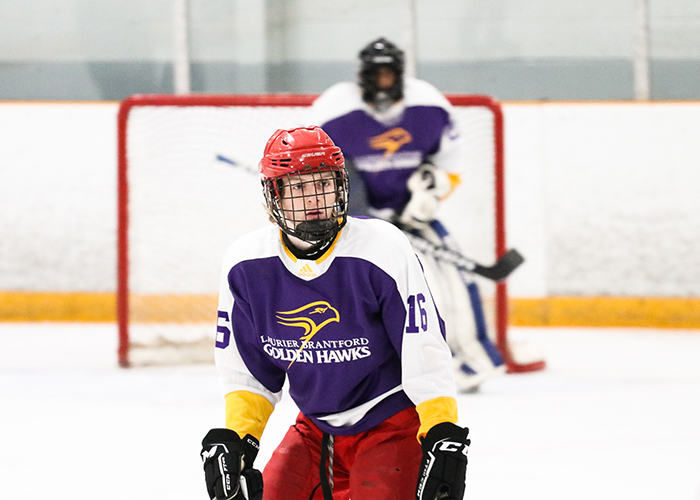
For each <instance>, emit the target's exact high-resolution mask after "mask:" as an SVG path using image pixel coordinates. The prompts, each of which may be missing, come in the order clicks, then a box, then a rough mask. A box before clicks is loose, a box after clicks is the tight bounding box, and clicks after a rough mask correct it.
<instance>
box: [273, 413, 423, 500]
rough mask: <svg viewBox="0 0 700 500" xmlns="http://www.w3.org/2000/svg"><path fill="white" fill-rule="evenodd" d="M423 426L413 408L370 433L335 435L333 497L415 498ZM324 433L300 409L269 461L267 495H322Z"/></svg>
mask: <svg viewBox="0 0 700 500" xmlns="http://www.w3.org/2000/svg"><path fill="white" fill-rule="evenodd" d="M419 425H420V422H419V420H418V414H417V413H416V410H415V408H413V407H411V408H407V409H405V410H403V411H401V412H399V413H397V414H396V415H394V416H392V417H390V418H388V419H387V420H385V421H384V422H382V423H381V424H379V425H377V426H376V427H374V428H372V429H370V430H369V431H367V432H363V433H360V434H353V435H350V436H335V452H334V460H333V479H334V493H333V498H334V500H348V499H352V500H412V499H414V498H415V494H416V493H415V492H416V483H417V481H418V469H419V467H420V461H421V449H420V445H419V444H418V441H417V440H416V434H417V433H418V427H419ZM322 436H323V433H322V432H321V430H320V429H319V428H318V427H316V426H315V425H314V424H313V423H312V422H311V421H310V420H309V419H307V418H306V417H304V416H303V415H302V414H301V413H300V414H299V416H298V417H297V421H296V423H295V424H294V425H293V426H292V427H290V428H289V431H288V432H287V434H286V435H285V437H284V439H282V442H281V443H280V445H279V446H278V447H277V449H276V450H275V451H274V453H273V454H272V457H271V458H270V460H269V462H268V463H267V465H266V466H265V470H264V471H263V482H264V488H263V500H309V499H310V498H313V499H314V500H322V499H323V493H322V491H321V488H320V487H317V486H318V485H319V484H320V476H319V465H320V461H321V439H322ZM314 489H315V492H314ZM312 492H314V493H313V497H312V496H311V495H312Z"/></svg>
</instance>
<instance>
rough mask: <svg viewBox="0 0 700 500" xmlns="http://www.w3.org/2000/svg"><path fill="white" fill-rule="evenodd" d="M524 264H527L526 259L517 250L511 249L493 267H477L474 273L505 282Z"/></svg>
mask: <svg viewBox="0 0 700 500" xmlns="http://www.w3.org/2000/svg"><path fill="white" fill-rule="evenodd" d="M523 262H525V257H523V256H522V254H521V253H520V252H518V251H517V250H516V249H515V248H511V249H510V250H508V251H507V252H506V253H504V254H503V255H502V256H501V258H500V259H498V261H497V262H496V263H495V264H494V265H493V266H491V267H484V266H477V268H476V269H474V272H475V273H476V274H480V275H481V276H484V277H485V278H488V279H490V280H493V281H503V280H504V279H506V278H507V277H508V276H510V274H511V273H512V272H513V271H515V270H516V269H517V268H518V267H519V266H520V264H522V263H523Z"/></svg>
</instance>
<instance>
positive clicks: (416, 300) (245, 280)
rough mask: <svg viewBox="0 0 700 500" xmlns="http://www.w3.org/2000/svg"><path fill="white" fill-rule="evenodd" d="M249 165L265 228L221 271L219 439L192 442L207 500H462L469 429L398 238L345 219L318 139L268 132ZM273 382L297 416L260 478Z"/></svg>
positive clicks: (332, 162)
mask: <svg viewBox="0 0 700 500" xmlns="http://www.w3.org/2000/svg"><path fill="white" fill-rule="evenodd" d="M259 168H260V173H261V175H262V179H263V190H264V194H265V199H266V205H267V209H268V213H269V215H270V218H271V220H272V221H273V222H274V223H275V224H274V225H271V226H269V227H265V228H262V229H261V230H258V231H255V232H253V233H250V234H248V235H246V236H243V237H241V238H240V239H239V240H237V241H236V242H235V243H234V244H233V245H232V246H231V247H230V248H229V250H228V251H227V253H226V256H225V258H224V265H223V271H222V278H221V293H220V299H219V313H218V317H219V323H218V328H217V332H218V335H217V342H216V353H215V357H216V365H217V368H218V370H219V372H220V375H221V384H222V387H223V390H224V394H225V407H226V428H225V429H212V430H211V431H210V432H209V433H208V434H207V435H206V437H205V438H204V440H203V442H202V447H203V448H202V459H203V463H204V471H205V479H206V484H207V490H208V492H209V496H210V498H212V499H214V498H216V499H219V500H221V499H232V498H235V499H237V500H241V499H260V498H261V497H262V498H265V499H270V500H309V499H310V498H316V499H320V498H325V499H326V500H328V499H330V498H331V495H333V496H332V498H334V499H336V500H339V499H341V500H343V499H344V500H347V499H348V498H353V499H369V498H381V499H383V500H392V499H396V500H399V499H401V500H406V499H407V498H414V497H415V498H418V499H420V500H423V499H425V500H428V499H429V500H434V499H436V498H441V499H442V498H445V499H448V498H449V499H455V500H456V499H461V498H462V497H463V493H464V478H465V472H466V466H467V449H468V446H469V443H470V441H469V439H468V437H467V436H468V430H467V429H466V428H462V427H459V426H458V425H456V423H457V421H458V415H457V404H456V401H455V393H456V389H455V384H454V378H453V372H452V370H451V369H450V366H449V360H450V356H451V355H450V349H449V347H448V346H447V343H446V342H445V339H444V328H443V323H442V321H441V319H440V317H439V315H438V312H437V309H436V307H435V304H434V303H433V300H432V298H431V293H430V291H429V289H428V285H427V283H426V280H425V277H424V275H423V272H422V270H421V266H420V263H419V261H418V259H417V257H416V255H415V253H414V252H413V249H412V247H411V245H410V243H409V241H408V239H407V238H406V236H405V235H404V233H402V232H401V231H400V230H399V229H397V228H396V227H395V226H393V225H392V224H389V223H388V222H386V221H383V220H379V219H357V218H354V217H348V213H347V212H348V183H347V172H346V169H345V165H344V159H343V154H342V152H341V150H340V149H339V148H338V147H336V146H335V145H334V144H333V142H332V140H331V139H330V138H329V137H328V135H326V133H325V132H324V131H323V130H321V129H320V128H318V127H309V128H296V129H291V130H288V131H285V130H279V131H277V132H276V133H275V134H274V135H273V136H272V137H271V138H270V140H269V141H268V143H267V145H266V146H265V150H264V156H263V158H262V160H261V162H260V167H259ZM285 380H287V381H288V382H289V393H290V395H291V397H292V398H293V400H294V401H295V402H296V404H297V406H298V407H299V409H300V414H299V416H298V418H297V421H296V423H295V424H294V425H293V426H292V427H291V428H290V429H289V432H288V433H287V434H286V436H285V437H284V438H283V440H282V442H281V443H280V445H279V446H278V448H277V449H276V450H275V452H274V453H273V455H272V457H271V458H270V460H269V462H268V463H267V465H266V467H265V469H264V472H263V473H262V475H261V474H260V472H258V470H256V469H255V464H254V461H255V456H256V454H257V451H258V443H259V441H260V438H261V436H262V434H263V430H264V428H265V425H266V423H267V421H268V418H269V417H270V414H271V413H272V411H273V409H274V406H275V404H276V403H277V402H278V401H279V400H280V397H281V394H282V388H283V385H284V384H285ZM417 438H418V439H417ZM263 483H264V488H263Z"/></svg>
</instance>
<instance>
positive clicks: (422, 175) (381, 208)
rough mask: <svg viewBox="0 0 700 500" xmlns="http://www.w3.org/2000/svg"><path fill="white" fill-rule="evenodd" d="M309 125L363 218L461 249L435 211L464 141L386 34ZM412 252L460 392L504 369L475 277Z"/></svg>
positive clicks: (325, 98) (444, 105)
mask: <svg viewBox="0 0 700 500" xmlns="http://www.w3.org/2000/svg"><path fill="white" fill-rule="evenodd" d="M310 123H316V124H318V125H320V126H321V127H322V128H323V129H324V130H325V131H326V132H327V133H328V135H329V136H330V137H331V138H332V139H333V141H334V142H335V143H336V144H337V145H338V146H339V147H340V148H341V149H342V150H343V153H344V154H345V157H346V158H347V159H348V161H349V164H350V167H354V168H351V169H350V170H351V172H350V175H351V177H352V178H353V192H356V191H359V190H357V189H356V188H357V187H363V188H364V191H365V196H363V197H362V198H364V200H363V199H357V196H355V197H354V198H353V200H352V201H353V205H354V206H355V207H360V206H361V205H362V203H363V202H366V205H367V207H366V213H368V214H369V215H372V216H374V217H379V218H382V219H385V220H388V221H390V222H392V223H394V224H395V225H397V226H399V227H400V228H401V229H403V230H404V231H406V232H408V233H410V234H412V235H413V236H414V237H418V238H421V239H423V240H428V241H429V242H431V243H432V245H433V246H436V247H446V248H448V249H451V250H457V248H456V244H455V242H454V241H453V240H452V239H451V238H450V235H449V234H448V231H447V229H446V228H445V227H444V226H443V224H442V223H440V221H439V220H436V219H435V213H436V211H437V208H438V205H439V200H440V199H441V198H443V197H445V196H447V195H448V194H449V193H450V191H451V190H452V188H453V187H454V185H455V182H454V181H455V178H454V177H452V176H450V174H448V173H447V170H448V169H449V168H450V167H452V168H454V166H455V165H459V164H460V162H462V161H463V156H464V155H463V154H462V153H461V151H462V149H461V147H462V146H461V144H462V142H461V141H462V140H463V138H462V137H461V136H460V134H459V131H458V130H457V129H456V127H455V121H454V118H453V111H452V106H451V105H450V103H449V102H448V101H447V99H446V98H445V97H444V96H443V95H442V94H441V93H440V92H439V91H438V90H437V89H436V88H435V87H433V86H432V85H430V84H429V83H427V82H425V81H422V80H417V79H415V78H405V77H404V54H403V51H401V50H400V49H399V48H397V47H396V46H395V45H394V44H392V43H391V42H389V41H387V40H386V39H384V38H379V39H378V40H375V41H373V42H371V43H370V44H369V45H367V46H366V47H365V48H364V49H363V50H362V51H361V52H360V72H359V82H358V83H354V82H341V83H338V84H336V85H334V86H332V87H330V88H329V89H328V90H326V91H325V92H324V93H323V94H322V95H321V96H320V97H319V98H318V99H317V100H316V101H315V102H314V104H313V106H312V108H311V114H310ZM355 178H359V179H360V180H361V182H354V179H355ZM358 184H360V186H358ZM355 213H358V212H355ZM416 252H417V253H418V254H419V255H420V257H421V261H422V262H423V266H424V269H425V274H426V277H427V279H428V283H430V286H431V289H432V291H433V294H434V297H435V302H436V304H437V305H438V309H439V310H440V314H441V315H442V317H443V318H444V320H445V323H446V326H447V341H448V343H449V345H450V349H451V350H452V353H453V360H452V362H453V365H454V368H455V377H456V382H457V387H458V389H459V390H461V391H466V392H471V391H474V390H476V389H478V387H479V386H480V384H481V383H482V382H483V381H484V380H486V379H487V378H490V377H493V376H495V375H498V374H500V373H504V372H505V366H504V363H503V358H502V357H501V354H500V353H499V352H498V350H497V348H496V346H495V345H494V343H493V342H492V340H491V339H490V338H489V336H488V333H487V326H486V322H485V319H484V312H483V305H482V301H481V297H480V294H479V290H478V287H477V284H476V283H475V282H474V278H473V275H471V273H468V272H466V271H463V270H458V269H457V268H456V267H455V266H454V265H453V264H451V263H448V262H444V261H441V260H439V259H436V258H435V257H434V256H432V255H428V254H425V253H424V251H421V249H419V248H418V247H416Z"/></svg>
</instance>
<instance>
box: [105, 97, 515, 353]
mask: <svg viewBox="0 0 700 500" xmlns="http://www.w3.org/2000/svg"><path fill="white" fill-rule="evenodd" d="M451 99H452V101H453V103H454V104H456V109H457V116H458V119H459V126H460V128H461V131H462V133H463V134H465V135H466V137H467V139H468V140H467V143H468V155H467V157H466V158H465V161H464V163H463V164H462V165H454V167H453V168H452V170H453V171H455V172H458V173H460V174H461V177H462V183H461V185H460V186H459V187H458V188H457V189H456V190H455V192H454V193H453V194H452V195H451V196H450V198H448V199H447V200H445V201H444V203H443V204H442V206H441V208H440V213H439V218H440V220H441V221H442V222H443V223H444V224H445V226H446V227H447V228H448V230H450V232H451V233H452V234H453V235H454V236H455V238H456V239H457V241H458V242H459V244H460V245H461V248H462V250H463V253H464V254H465V255H467V256H469V257H471V258H473V259H475V260H477V261H480V262H483V263H485V264H492V263H493V262H494V261H495V260H496V257H497V254H498V253H499V252H502V251H503V249H504V248H502V249H500V250H497V240H498V238H499V237H498V234H499V232H500V234H501V235H500V239H501V241H500V243H499V244H500V246H501V247H504V245H505V239H504V238H505V233H504V228H503V211H502V209H499V208H498V205H499V203H502V197H503V193H502V178H501V179H500V180H499V179H498V176H499V175H500V174H499V173H498V172H499V169H500V168H501V167H502V165H498V164H497V159H498V158H499V155H502V151H500V149H499V148H502V139H499V138H498V133H499V131H498V127H495V120H496V116H497V115H496V114H495V112H494V110H496V111H499V108H498V107H497V104H495V103H494V102H493V101H490V100H488V99H486V98H479V97H469V96H459V97H452V98H451ZM311 101H312V97H311V96H280V95H277V96H248V97H245V96H237V97H236V96H231V97H225V96H210V97H206V96H194V97H186V96H178V97H173V96H136V97H133V98H130V99H127V100H126V101H125V102H124V103H122V106H121V108H120V125H119V147H120V158H119V175H120V182H119V190H120V192H119V280H118V282H119V290H118V304H119V313H118V317H119V327H120V348H119V354H120V363H121V364H122V365H124V366H128V365H143V364H164V363H191V362H209V361H212V360H213V343H214V338H215V335H216V323H217V317H216V315H217V312H216V311H217V307H216V305H217V294H218V289H219V279H220V271H221V263H222V259H223V255H224V252H225V250H226V248H227V247H228V246H229V245H230V244H231V243H232V242H233V241H234V240H235V239H236V238H238V237H239V236H241V235H242V234H244V233H247V232H249V231H251V230H254V229H257V228H259V227H261V226H263V225H265V224H269V222H268V220H267V216H266V214H265V212H264V210H263V207H262V203H263V198H262V191H261V187H260V180H259V177H258V174H257V170H256V168H257V163H258V161H259V159H260V157H261V155H262V151H263V147H264V145H265V142H266V141H267V139H268V138H269V137H270V135H272V133H273V132H274V131H275V130H276V129H278V128H288V127H293V126H299V125H308V123H305V116H306V113H307V111H308V104H310V103H311ZM500 158H501V159H502V156H501V157H500ZM501 173H502V172H501ZM351 189H352V186H351ZM499 190H500V192H499ZM499 197H500V201H499ZM479 283H480V288H481V292H482V295H483V298H484V302H485V305H486V309H487V317H488V318H489V323H490V331H491V332H492V334H493V336H494V338H496V337H497V336H501V337H503V338H505V328H506V325H505V321H504V319H503V318H501V319H500V321H499V320H497V318H498V317H499V314H501V315H503V314H502V313H504V311H501V313H499V312H498V308H499V307H500V308H502V307H503V305H502V304H503V303H504V301H503V299H504V298H505V295H504V294H505V288H504V287H503V289H502V290H500V291H499V292H498V293H497V287H496V286H495V285H494V284H493V283H491V282H488V281H486V280H480V282H479ZM498 294H502V296H501V300H500V301H499V300H496V296H497V295H498ZM497 303H500V305H499V306H497V305H496V304H497Z"/></svg>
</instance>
